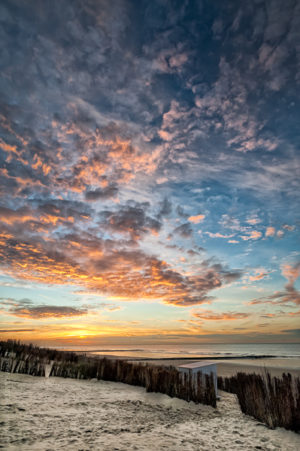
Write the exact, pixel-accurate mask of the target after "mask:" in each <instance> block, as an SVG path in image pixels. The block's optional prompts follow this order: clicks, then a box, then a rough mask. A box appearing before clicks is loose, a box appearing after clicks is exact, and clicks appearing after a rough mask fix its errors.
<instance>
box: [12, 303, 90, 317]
mask: <svg viewBox="0 0 300 451" xmlns="http://www.w3.org/2000/svg"><path fill="white" fill-rule="evenodd" d="M87 313H88V312H87V310H86V309H77V308H74V307H64V306H58V305H56V306H53V305H37V306H28V307H14V308H11V309H9V314H10V315H13V316H17V317H20V318H31V319H47V318H64V317H68V318H71V317H75V316H83V315H87Z"/></svg>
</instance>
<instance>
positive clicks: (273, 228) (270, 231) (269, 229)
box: [265, 227, 276, 237]
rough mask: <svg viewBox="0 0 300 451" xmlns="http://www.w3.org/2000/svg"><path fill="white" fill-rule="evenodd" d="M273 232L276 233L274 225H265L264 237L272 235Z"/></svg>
mask: <svg viewBox="0 0 300 451" xmlns="http://www.w3.org/2000/svg"><path fill="white" fill-rule="evenodd" d="M275 233H276V230H275V227H267V228H266V233H265V235H266V237H268V236H274V235H275Z"/></svg>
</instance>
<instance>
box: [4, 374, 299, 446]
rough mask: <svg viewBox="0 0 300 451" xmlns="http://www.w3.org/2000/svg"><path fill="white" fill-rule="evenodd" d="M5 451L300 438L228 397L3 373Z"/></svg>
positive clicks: (295, 441)
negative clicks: (190, 399)
mask: <svg viewBox="0 0 300 451" xmlns="http://www.w3.org/2000/svg"><path fill="white" fill-rule="evenodd" d="M0 385H1V387H2V390H1V395H0V437H2V440H1V446H2V448H3V449H5V450H18V451H19V450H24V451H26V450H28V451H29V450H39V451H43V450H60V449H64V450H73V451H75V450H85V451H88V450H101V451H111V450H123V451H128V450H147V451H148V450H156V451H157V450H172V451H174V450H205V451H209V450H216V449H220V450H221V449H222V450H257V449H260V450H285V451H289V450H290V451H296V450H298V449H300V436H299V435H297V434H295V433H293V432H289V431H285V430H283V429H277V430H269V429H267V427H265V426H264V425H262V424H260V423H258V422H257V421H256V420H254V419H252V418H250V417H247V416H245V415H243V414H242V413H241V412H240V409H239V406H238V404H237V402H236V399H235V396H234V395H230V394H228V393H224V392H222V398H221V401H220V402H218V408H217V409H213V408H212V407H208V406H203V405H195V404H193V403H187V402H185V401H181V400H178V399H174V398H173V399H172V398H169V397H168V396H166V395H161V394H157V393H146V392H145V390H144V389H143V388H139V387H132V386H128V385H124V384H119V383H111V382H104V381H81V380H74V379H61V378H49V379H45V378H39V377H32V376H27V375H21V374H10V373H0Z"/></svg>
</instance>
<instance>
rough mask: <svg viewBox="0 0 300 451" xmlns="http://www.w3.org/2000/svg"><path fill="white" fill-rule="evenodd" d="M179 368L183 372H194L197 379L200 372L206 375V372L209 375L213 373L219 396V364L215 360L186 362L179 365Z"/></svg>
mask: <svg viewBox="0 0 300 451" xmlns="http://www.w3.org/2000/svg"><path fill="white" fill-rule="evenodd" d="M177 369H178V371H180V372H181V373H189V374H192V375H193V376H194V377H195V380H196V377H197V374H198V373H201V374H203V375H206V374H208V375H209V374H210V373H213V378H214V383H215V390H216V396H218V390H217V388H218V387H217V365H216V364H215V363H214V362H209V361H208V360H202V361H201V362H194V363H185V364H184V365H179V366H178V367H177Z"/></svg>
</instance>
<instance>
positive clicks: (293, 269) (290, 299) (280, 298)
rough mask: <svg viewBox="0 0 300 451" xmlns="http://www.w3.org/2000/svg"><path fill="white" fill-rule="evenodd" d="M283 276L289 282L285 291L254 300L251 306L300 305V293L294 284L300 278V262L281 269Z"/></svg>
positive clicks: (286, 265) (283, 266)
mask: <svg viewBox="0 0 300 451" xmlns="http://www.w3.org/2000/svg"><path fill="white" fill-rule="evenodd" d="M281 271H282V275H283V276H284V277H285V278H286V279H287V280H288V282H287V284H286V285H285V287H284V288H285V290H284V291H277V292H275V293H274V294H272V295H269V296H265V297H262V298H258V299H253V300H252V301H250V302H249V304H250V305H256V304H272V305H278V304H289V303H293V304H296V305H300V293H299V291H298V290H296V289H295V287H294V284H295V282H296V280H297V279H298V277H299V276H300V262H297V263H295V264H294V265H289V264H285V265H282V267H281Z"/></svg>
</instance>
